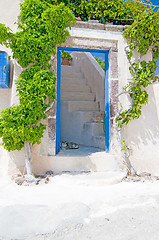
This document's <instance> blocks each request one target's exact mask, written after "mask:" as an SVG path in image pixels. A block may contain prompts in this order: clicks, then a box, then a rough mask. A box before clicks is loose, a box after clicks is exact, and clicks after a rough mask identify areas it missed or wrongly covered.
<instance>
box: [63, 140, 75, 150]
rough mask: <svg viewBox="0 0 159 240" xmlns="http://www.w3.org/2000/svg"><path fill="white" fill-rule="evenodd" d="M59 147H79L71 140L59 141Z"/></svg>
mask: <svg viewBox="0 0 159 240" xmlns="http://www.w3.org/2000/svg"><path fill="white" fill-rule="evenodd" d="M61 148H64V149H66V150H67V149H78V148H79V145H78V144H76V143H73V142H62V143H61Z"/></svg>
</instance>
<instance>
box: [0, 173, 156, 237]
mask: <svg viewBox="0 0 159 240" xmlns="http://www.w3.org/2000/svg"><path fill="white" fill-rule="evenodd" d="M11 239H12V240H52V239H53V240H87V239H91V240H150V239H151V240H158V239H159V181H154V182H152V181H145V182H126V181H123V182H121V183H118V184H110V185H108V184H106V182H105V181H104V177H103V180H102V178H101V179H99V178H97V179H94V180H93V181H92V182H90V181H88V179H87V175H83V176H82V175H69V174H63V175H59V176H55V177H52V178H51V182H50V183H49V184H45V185H39V186H38V185H37V186H30V187H27V186H17V185H16V184H13V183H8V182H2V181H0V240H11Z"/></svg>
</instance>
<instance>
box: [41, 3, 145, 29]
mask: <svg viewBox="0 0 159 240" xmlns="http://www.w3.org/2000/svg"><path fill="white" fill-rule="evenodd" d="M46 1H47V2H50V3H52V4H54V3H56V4H58V3H60V2H63V3H65V5H67V6H69V8H70V9H71V10H72V11H73V13H74V14H75V16H76V17H80V18H81V19H82V20H83V21H88V20H92V19H96V20H99V22H101V23H107V22H113V23H114V24H123V25H125V24H131V23H132V22H133V21H134V18H135V17H136V16H137V15H138V14H139V13H140V12H141V11H143V10H145V9H146V6H145V5H144V4H142V3H145V2H144V1H140V2H136V1H132V0H126V1H124V0H62V1H59V0H56V1H52V0H46Z"/></svg>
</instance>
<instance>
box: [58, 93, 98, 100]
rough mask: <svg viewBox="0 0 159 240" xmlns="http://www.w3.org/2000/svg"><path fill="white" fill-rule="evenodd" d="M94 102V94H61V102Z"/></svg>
mask: <svg viewBox="0 0 159 240" xmlns="http://www.w3.org/2000/svg"><path fill="white" fill-rule="evenodd" d="M67 100H72V101H94V100H95V94H94V93H85V92H65V91H63V92H62V93H61V101H67Z"/></svg>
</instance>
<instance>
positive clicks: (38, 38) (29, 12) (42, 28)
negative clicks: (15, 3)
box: [0, 0, 75, 175]
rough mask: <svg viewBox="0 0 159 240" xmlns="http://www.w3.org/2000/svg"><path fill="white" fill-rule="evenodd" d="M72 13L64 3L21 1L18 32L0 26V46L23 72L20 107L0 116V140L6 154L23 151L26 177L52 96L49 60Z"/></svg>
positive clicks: (63, 33) (52, 80) (53, 89)
mask: <svg viewBox="0 0 159 240" xmlns="http://www.w3.org/2000/svg"><path fill="white" fill-rule="evenodd" d="M74 21H75V20H74V16H73V14H72V12H71V10H70V9H69V8H68V7H66V6H65V5H64V4H63V3H61V4H59V5H52V4H50V3H49V2H46V1H43V0H24V2H23V3H22V4H21V5H20V15H19V20H18V22H17V23H16V24H17V28H18V31H17V32H16V33H13V32H12V31H11V29H10V28H8V27H7V26H5V25H4V24H0V44H2V45H5V46H6V47H10V48H11V49H12V53H13V58H14V59H16V60H17V62H18V63H19V64H20V66H21V67H22V68H25V69H24V70H23V71H22V73H21V74H20V77H19V78H18V80H17V81H16V87H17V93H18V94H17V95H18V96H19V105H17V106H15V105H13V106H11V107H9V108H7V109H5V110H3V111H2V112H1V114H0V137H2V145H3V146H4V148H5V149H7V150H8V151H13V150H20V149H21V148H22V147H25V159H26V169H27V174H28V175H29V174H32V172H31V165H30V161H31V159H32V154H31V146H32V145H33V144H35V143H38V144H39V143H40V139H41V137H42V136H43V132H44V129H45V125H44V124H43V123H42V122H40V121H41V120H42V119H45V118H46V117H47V113H48V111H49V109H50V108H51V106H52V104H53V102H54V100H55V98H56V95H55V81H56V77H55V75H54V73H53V70H51V64H50V60H51V56H52V55H55V54H56V45H57V44H62V43H63V42H64V41H65V40H66V37H67V36H68V35H69V32H68V30H67V29H66V28H68V27H70V24H71V22H74Z"/></svg>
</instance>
